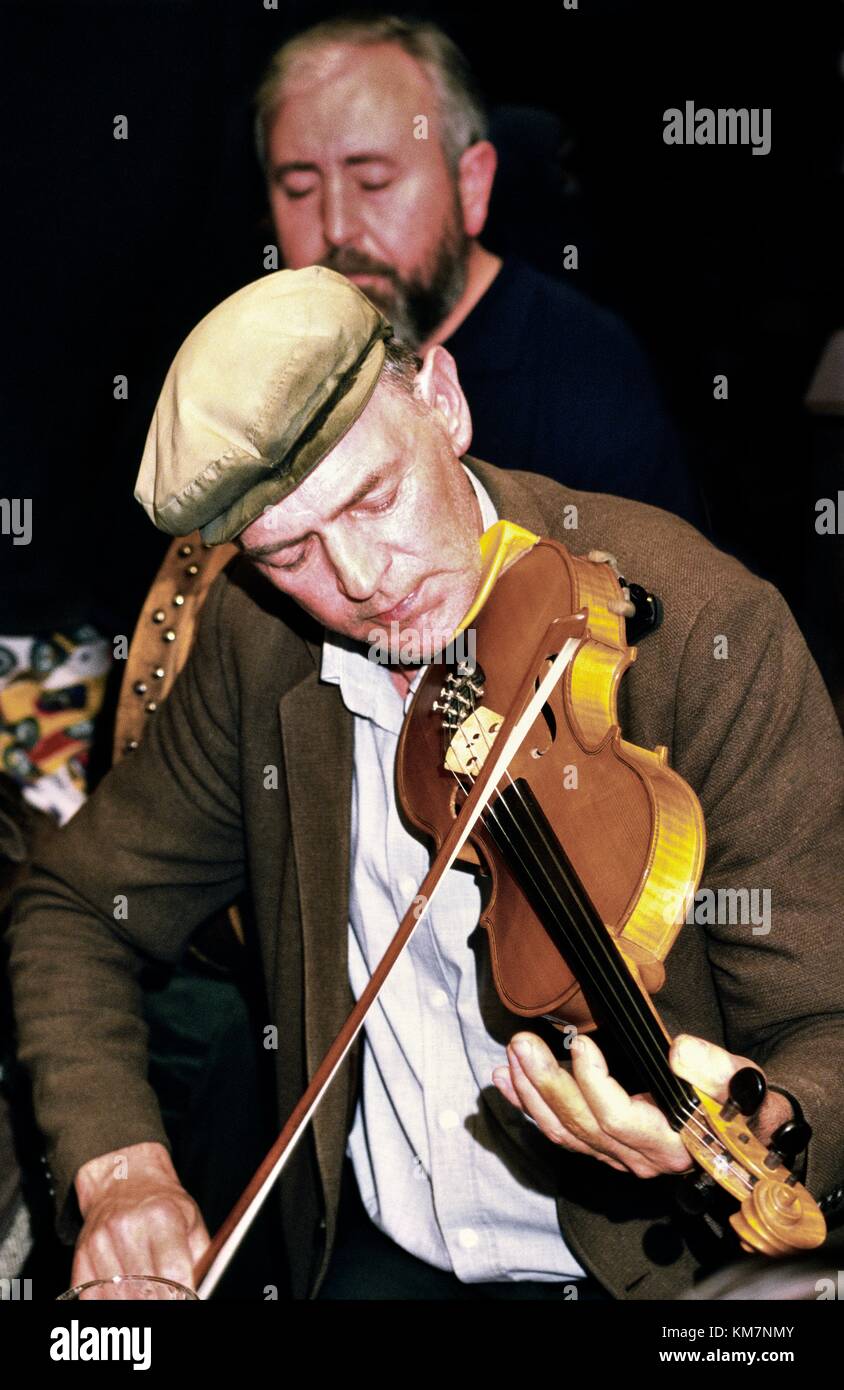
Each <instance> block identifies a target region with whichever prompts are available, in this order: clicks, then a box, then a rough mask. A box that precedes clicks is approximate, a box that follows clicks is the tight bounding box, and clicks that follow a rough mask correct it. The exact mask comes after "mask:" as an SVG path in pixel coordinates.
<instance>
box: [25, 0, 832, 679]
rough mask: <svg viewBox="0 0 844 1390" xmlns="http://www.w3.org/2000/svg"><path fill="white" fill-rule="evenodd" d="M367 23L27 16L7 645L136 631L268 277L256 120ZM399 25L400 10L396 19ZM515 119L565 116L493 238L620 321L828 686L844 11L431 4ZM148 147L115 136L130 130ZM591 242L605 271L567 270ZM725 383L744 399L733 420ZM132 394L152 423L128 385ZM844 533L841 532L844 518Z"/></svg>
mask: <svg viewBox="0 0 844 1390" xmlns="http://www.w3.org/2000/svg"><path fill="white" fill-rule="evenodd" d="M343 8H346V7H342V6H337V5H334V6H331V5H319V4H312V3H304V2H303V0H287V3H285V0H278V9H277V10H274V11H273V10H269V11H268V10H266V9H265V8H264V5H263V0H240V3H233V0H204V3H200V0H137V2H136V3H131V0H129V2H128V3H103V0H91V3H86V2H85V0H76V2H75V3H64V4H44V3H40V4H38V5H37V6H36V5H32V4H28V5H25V4H20V3H14V4H5V5H2V7H0V23H1V24H2V29H3V35H2V38H3V42H2V52H3V54H4V57H3V59H2V81H0V103H1V104H2V106H1V107H0V121H1V122H2V132H3V139H2V146H3V151H2V165H3V168H2V175H3V178H2V182H3V194H4V196H3V207H4V212H3V234H4V243H3V262H2V265H3V280H4V289H5V295H4V311H3V318H2V322H3V353H2V366H3V372H2V381H3V392H2V395H3V397H4V418H3V422H2V435H0V460H2V469H3V474H2V486H1V487H0V494H2V495H3V496H6V497H21V496H31V497H32V498H33V507H34V513H33V522H34V535H33V540H32V543H31V545H29V546H17V547H14V546H12V544H11V538H10V537H8V536H0V632H3V633H13V632H32V631H35V630H40V629H50V628H52V627H54V626H61V625H63V624H64V625H69V624H71V623H74V622H80V621H94V622H96V623H98V624H99V625H100V626H101V628H102V630H103V631H104V632H105V633H107V634H109V635H110V634H112V633H115V632H126V633H129V632H131V629H132V626H133V623H134V618H135V616H136V613H137V609H138V607H139V606H140V603H141V601H142V599H143V596H144V594H145V592H146V589H147V587H148V585H149V582H150V580H151V577H152V574H153V572H154V569H155V567H156V564H157V561H158V559H159V557H160V555H161V554H162V553H163V550H164V548H165V547H166V544H167V538H166V537H164V536H161V535H160V534H158V533H156V532H155V530H154V528H153V527H152V526H151V524H150V523H149V522H148V521H147V519H146V517H145V516H144V514H143V512H142V511H141V509H140V507H139V506H138V505H137V503H135V502H134V501H133V499H132V490H133V487H134V479H135V474H136V471H137V466H138V463H139V460H140V455H141V451H142V448H143V441H144V437H145V433H146V428H147V425H148V422H149V418H150V416H151V413H152V410H153V407H154V404H155V399H156V396H157V392H158V388H159V386H160V384H161V380H162V378H163V375H164V372H165V370H166V368H167V366H168V364H169V360H170V358H171V356H172V354H173V352H174V351H175V349H176V347H177V346H178V343H179V341H180V340H181V338H182V337H183V336H184V335H185V334H186V333H187V332H188V331H189V329H190V328H191V327H192V326H193V324H194V323H195V321H196V320H197V319H198V318H199V317H200V316H201V315H202V314H203V313H205V312H206V311H207V310H208V309H209V308H210V307H211V306H212V305H213V304H214V303H215V302H217V301H218V300H219V299H221V298H222V297H223V296H225V295H226V294H228V293H230V292H231V291H232V290H234V289H236V288H237V287H238V286H239V285H241V284H244V283H246V282H247V281H249V280H251V279H255V278H257V276H258V275H260V274H262V273H263V264H262V257H263V247H264V245H265V244H266V243H269V242H271V241H272V240H273V236H272V231H271V228H270V224H269V222H268V220H267V219H266V216H265V210H264V201H263V190H262V183H261V178H260V172H259V169H258V166H257V162H256V158H255V155H254V151H253V147H252V143H251V113H250V99H251V94H252V91H253V90H254V87H255V85H256V82H257V80H258V78H259V76H260V74H261V71H262V68H263V66H264V63H265V60H266V58H267V56H268V55H269V53H270V52H271V51H272V50H273V48H274V47H276V46H277V45H278V44H279V43H281V42H282V41H283V40H284V39H285V38H286V37H287V36H288V35H289V34H290V33H291V32H293V31H294V30H295V29H297V28H301V27H304V26H306V25H307V24H308V23H311V22H314V21H315V20H317V19H320V18H322V17H324V16H325V15H327V14H329V13H334V12H336V11H338V10H340V9H343ZM397 8H400V7H397ZM413 12H414V13H416V14H420V15H426V16H431V17H434V18H437V19H438V20H439V21H440V22H441V23H442V24H443V27H445V28H446V29H447V30H448V31H449V32H450V33H451V34H452V36H453V37H454V38H456V39H457V41H458V42H459V43H460V44H461V46H462V47H463V48H464V50H465V52H466V53H467V55H468V57H469V59H470V61H471V62H472V64H473V65H474V67H475V69H476V72H477V73H478V76H479V78H480V80H481V84H482V86H483V88H484V90H485V93H486V95H487V97H488V99H489V101H490V103H491V104H493V105H494V106H495V107H500V106H502V105H504V106H513V105H521V106H524V105H529V106H536V107H541V108H544V109H546V110H548V111H550V112H552V113H555V114H556V115H557V116H558V117H559V118H560V121H561V132H562V134H561V138H560V139H559V140H558V139H557V138H556V136H555V135H554V133H553V127H552V133H551V136H550V138H549V139H548V140H547V143H546V144H544V145H540V146H538V147H537V149H536V150H534V151H529V152H525V151H524V150H523V149H518V148H515V149H508V148H507V138H506V135H507V131H508V129H509V124H508V115H507V112H506V111H505V112H504V113H499V115H498V117H497V126H496V128H497V129H499V130H500V131H501V132H502V133H503V135H504V142H503V145H502V150H501V153H502V159H503V163H504V168H503V170H502V175H501V178H500V184H499V188H498V192H497V196H496V200H495V205H494V208H493V213H492V217H491V222H490V228H489V235H488V236H487V237H485V238H484V239H485V241H486V242H487V244H488V245H489V246H490V247H491V249H493V250H496V251H506V250H508V249H517V250H519V251H520V252H521V253H522V254H524V255H527V256H528V257H529V258H531V259H533V260H534V261H535V262H536V263H537V264H538V265H539V266H540V267H541V268H543V269H545V270H548V271H550V272H551V273H553V274H560V275H564V274H566V273H569V274H575V275H576V280H575V284H576V285H577V286H578V287H580V288H582V289H586V290H588V292H589V293H591V294H592V295H593V297H594V298H595V299H597V300H598V301H600V302H602V303H604V304H607V305H609V306H610V307H612V308H613V309H615V310H616V311H618V312H619V313H621V314H622V315H623V316H624V317H625V318H626V319H627V320H628V322H629V323H630V324H631V325H632V326H633V328H634V329H635V331H636V332H637V333H638V334H639V336H640V338H641V339H642V340H643V341H644V342H645V344H646V346H647V348H648V349H649V351H650V353H651V354H652V357H653V360H654V364H655V367H656V370H657V372H658V375H659V377H660V380H661V382H662V385H663V388H664V390H665V392H666V395H667V398H668V402H669V405H670V408H671V411H672V413H673V415H674V417H675V419H676V421H677V423H678V425H679V426H680V429H681V431H682V433H683V436H684V439H685V441H686V445H687V447H688V449H689V452H690V457H691V461H692V465H693V468H694V470H695V473H696V475H697V477H698V479H699V482H700V484H701V487H702V489H703V493H704V496H705V499H706V502H707V505H708V507H709V511H710V517H711V522H712V526H713V530H714V533H715V536H716V538H717V539H718V541H719V543H721V544H722V545H724V546H725V548H729V549H731V550H733V551H734V552H735V553H737V554H739V555H740V556H741V558H743V559H744V560H745V562H746V563H748V564H749V565H750V566H751V567H752V568H753V569H755V570H756V571H757V572H759V573H761V574H763V575H765V576H766V577H768V578H771V579H773V580H774V582H776V583H777V584H778V585H779V586H780V587H781V588H782V589H783V591H784V592H785V594H786V597H787V598H788V600H789V602H790V603H791V605H792V607H793V608H794V609H795V610H796V612H797V614H798V617H799V618H800V620H801V622H802V623H803V625H804V628H805V630H806V631H807V635H808V636H809V639H810V641H811V643H812V645H813V647H814V650H815V652H816V655H817V656H818V658H819V660H820V661H821V664H822V666H823V669H824V671H825V673H826V675H827V678H828V680H829V681H830V683H831V684H833V685H834V687H835V689H836V690H838V689H839V687H840V685H841V683H842V675H841V671H842V668H841V664H840V663H841V641H840V637H841V629H842V627H844V623H842V621H841V619H842V607H841V589H842V585H844V562H842V546H843V545H844V540H842V538H840V537H838V538H835V537H822V536H818V535H817V534H816V533H815V529H814V521H815V503H816V501H817V499H818V498H819V497H821V496H833V497H834V496H835V494H836V490H837V488H838V487H844V469H842V459H844V444H842V427H844V417H838V418H837V419H835V418H832V419H827V420H823V419H820V418H818V417H814V418H813V417H810V415H809V414H808V413H807V412H806V410H805V407H804V405H803V398H804V395H805V392H806V389H807V386H808V383H809V381H810V379H811V376H812V373H813V370H814V368H815V366H816V364H817V360H818V358H819V355H820V353H821V350H822V348H823V345H824V343H825V341H826V339H827V338H828V336H829V334H830V332H831V331H832V330H834V329H835V328H839V327H844V304H842V298H844V293H843V292H842V249H844V236H843V235H842V231H844V223H843V222H842V215H841V214H842V206H841V204H842V161H843V160H844V134H843V133H842V97H844V67H842V49H844V28H843V27H842V6H841V4H840V3H830V4H821V3H818V4H811V3H806V0H801V3H800V4H799V5H798V4H781V5H771V4H770V3H768V4H765V5H761V4H755V3H753V4H751V3H745V4H743V3H741V0H732V2H731V3H713V4H698V5H694V6H691V5H689V4H688V3H686V4H678V3H677V0H674V3H673V4H670V5H662V4H644V3H632V2H631V3H622V2H621V0H615V3H611V2H610V0H580V8H579V9H578V10H576V11H567V10H565V9H564V7H563V0H553V3H547V2H546V3H532V2H531V0H526V2H525V3H523V4H520V5H518V6H508V7H507V8H505V9H493V8H492V7H490V6H488V5H476V4H462V5H461V4H449V5H437V4H423V3H419V4H416V5H415V6H413ZM686 100H693V101H694V102H695V104H696V106H698V107H701V106H709V107H718V106H734V107H741V106H747V107H752V106H758V107H764V106H769V107H771V108H772V118H771V120H772V150H771V153H770V154H768V155H767V156H765V157H760V156H753V155H751V152H750V149H749V148H746V147H738V148H725V147H689V148H686V147H684V148H682V149H680V148H674V147H671V146H666V145H665V144H664V143H663V140H662V131H663V111H664V110H665V109H666V108H667V107H669V106H679V107H682V106H683V104H684V102H685V101H686ZM119 114H122V115H126V116H127V117H128V121H129V138H128V140H126V141H116V140H115V139H114V138H113V135H112V131H113V121H114V117H115V116H116V115H119ZM566 242H575V243H576V244H577V245H578V247H579V249H580V268H579V269H578V270H577V271H576V272H565V271H564V270H563V268H562V247H563V245H564V244H565V243H566ZM721 372H723V373H726V374H727V376H728V378H729V399H728V400H727V401H715V400H714V399H713V396H712V390H713V376H714V375H715V374H716V373H721ZM117 373H125V374H126V375H127V376H128V378H129V399H128V401H115V400H114V398H113V378H114V376H115V375H116V374H117ZM842 525H844V521H843V522H842Z"/></svg>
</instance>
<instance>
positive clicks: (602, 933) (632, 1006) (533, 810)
mask: <svg viewBox="0 0 844 1390" xmlns="http://www.w3.org/2000/svg"><path fill="white" fill-rule="evenodd" d="M487 829H488V831H489V832H490V834H491V835H492V838H493V839H494V840H495V842H496V844H497V845H498V847H499V849H500V850H501V852H502V854H504V855H505V856H506V859H507V862H508V864H509V865H510V866H511V868H512V870H513V873H514V875H515V876H516V877H517V878H518V880H519V882H520V884H521V887H522V891H523V892H524V893H525V895H526V896H527V898H528V899H529V901H530V902H531V905H532V907H533V909H534V911H535V912H536V913H537V915H538V917H539V919H540V921H541V922H542V924H543V926H544V927H545V930H546V931H547V932H548V934H549V936H550V937H551V939H552V940H553V942H554V944H555V945H556V946H557V948H558V950H559V951H560V953H561V955H562V956H563V958H564V960H565V961H566V964H567V965H568V967H569V969H570V970H571V971H572V974H573V975H574V976H575V977H576V979H577V980H578V982H579V984H580V986H581V988H582V990H583V993H584V996H585V998H586V1000H587V1003H588V1004H589V1007H590V1010H591V1012H592V1016H593V1018H594V1019H595V1021H596V1023H598V1024H599V1025H600V1026H601V1030H602V1033H604V1034H607V1035H609V1037H610V1038H611V1040H612V1044H613V1046H614V1047H615V1048H616V1050H617V1051H618V1052H619V1053H620V1054H621V1055H622V1056H623V1057H624V1058H625V1059H626V1061H627V1063H628V1065H629V1067H630V1069H631V1070H632V1072H633V1074H634V1075H635V1076H637V1077H639V1078H640V1079H641V1085H642V1089H643V1090H647V1091H649V1092H650V1094H651V1095H652V1097H653V1099H654V1101H655V1102H656V1104H657V1105H659V1107H660V1109H661V1110H662V1111H663V1113H664V1114H665V1116H666V1117H667V1119H668V1120H669V1123H670V1124H671V1125H672V1126H673V1127H674V1128H675V1129H680V1128H681V1126H682V1125H683V1124H684V1122H685V1121H686V1120H687V1118H688V1116H689V1115H690V1113H691V1112H692V1111H693V1110H694V1109H695V1108H696V1106H697V1104H698V1097H697V1095H696V1094H695V1092H694V1090H693V1089H692V1087H691V1086H689V1085H688V1084H687V1083H686V1082H685V1081H682V1080H681V1079H680V1078H679V1077H677V1076H675V1075H674V1073H673V1072H672V1071H671V1068H670V1066H669V1063H668V1050H669V1046H670V1044H669V1040H668V1038H667V1037H666V1036H665V1033H664V1032H663V1029H662V1027H661V1025H660V1023H659V1020H658V1018H657V1017H656V1015H655V1013H654V1010H653V1008H652V1007H651V1004H650V1001H649V1000H648V999H647V998H646V997H645V995H644V993H643V991H642V988H641V986H640V985H639V983H638V981H637V980H636V979H635V978H634V976H633V974H632V973H631V971H630V969H629V968H628V965H627V963H626V961H625V959H624V957H623V955H622V954H621V952H620V950H619V949H618V946H617V945H616V943H615V940H614V938H613V936H612V934H611V933H610V932H609V931H608V930H607V928H606V927H605V925H604V923H603V922H602V920H601V918H600V917H599V915H598V913H597V911H596V909H595V906H594V904H593V903H592V901H591V899H590V898H589V895H588V894H587V893H586V891H585V889H584V887H583V884H582V883H581V882H580V880H579V878H578V876H577V874H576V873H575V871H574V869H573V868H572V865H571V862H570V860H569V859H568V856H567V855H566V853H565V850H564V849H563V847H562V846H561V845H560V843H559V841H558V840H557V838H556V836H555V834H554V831H553V829H552V827H551V825H550V824H549V822H548V820H547V818H546V816H545V814H544V812H543V810H542V807H541V806H540V804H539V802H538V801H537V800H536V797H535V796H534V794H533V792H532V791H531V789H530V786H529V785H528V783H527V782H526V781H525V780H524V779H523V778H517V779H516V780H515V781H514V782H513V783H512V784H511V785H510V786H508V787H506V788H505V789H504V790H503V791H501V793H500V794H499V796H498V798H497V800H496V802H495V803H494V815H491V816H490V817H489V819H488V820H487Z"/></svg>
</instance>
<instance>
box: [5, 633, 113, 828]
mask: <svg viewBox="0 0 844 1390" xmlns="http://www.w3.org/2000/svg"><path fill="white" fill-rule="evenodd" d="M110 664H111V650H110V648H109V644H108V642H107V641H106V639H105V638H104V637H102V636H101V635H100V633H99V632H97V630H96V629H95V628H93V627H91V626H89V625H87V624H86V625H84V626H82V627H78V628H73V629H71V630H70V631H68V632H53V633H49V634H45V633H36V634H35V635H34V636H31V637H30V636H27V637H0V766H2V767H3V769H4V770H5V771H6V772H7V773H8V774H9V776H10V777H13V778H14V780H15V781H16V782H17V783H19V785H20V786H21V787H22V788H23V794H24V796H25V798H26V800H27V801H28V802H30V803H31V805H33V806H37V807H38V808H39V809H40V810H42V811H46V812H47V813H48V814H49V815H51V816H53V817H54V818H55V819H56V820H57V821H58V822H59V824H60V825H63V824H64V823H65V821H67V820H69V819H70V817H71V816H72V815H73V813H74V812H75V811H77V810H78V809H79V807H80V806H81V805H82V802H83V801H84V800H85V796H86V793H87V787H86V772H87V763H88V754H89V750H90V747H91V742H92V739H93V735H94V719H95V717H96V714H97V712H98V710H99V708H100V706H101V704H102V701H103V695H104V693H105V682H106V676H107V674H108V669H109V666H110Z"/></svg>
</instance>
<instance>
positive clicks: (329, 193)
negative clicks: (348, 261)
mask: <svg viewBox="0 0 844 1390" xmlns="http://www.w3.org/2000/svg"><path fill="white" fill-rule="evenodd" d="M359 220H360V219H359V217H358V200H357V197H356V195H355V191H354V188H353V187H352V186H351V184H350V182H349V181H348V180H346V179H344V178H343V177H342V176H340V175H336V176H332V177H331V178H329V179H327V180H326V182H325V185H324V189H323V199H322V230H323V235H324V237H325V240H326V241H327V242H328V244H329V246H347V245H348V244H349V242H350V241H353V240H354V238H355V236H356V235H357V233H358V231H359V230H360V228H359Z"/></svg>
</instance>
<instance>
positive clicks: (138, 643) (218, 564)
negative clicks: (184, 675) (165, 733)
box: [113, 531, 237, 762]
mask: <svg viewBox="0 0 844 1390" xmlns="http://www.w3.org/2000/svg"><path fill="white" fill-rule="evenodd" d="M236 553H237V547H236V546H234V545H215V546H206V545H205V544H204V543H203V542H202V541H201V540H200V537H199V532H198V531H194V532H192V534H191V535H189V536H178V537H177V538H176V539H175V540H174V541H173V543H172V545H171V546H170V548H169V550H168V551H167V554H166V555H165V557H164V560H163V562H162V565H161V568H160V569H159V571H158V574H157V575H156V577H155V579H154V580H153V584H152V588H151V589H150V591H149V594H148V595H147V599H146V602H145V604H144V606H143V608H142V609H141V616H140V618H139V619H138V624H137V626H136V628H135V631H134V634H133V636H132V642H131V645H130V647H129V656H128V658H127V661H126V670H125V672H124V675H123V681H122V683H121V686H120V697H119V699H118V703H117V715H116V719H115V726H114V750H113V760H114V762H119V760H120V759H121V758H122V757H123V755H124V754H125V753H131V752H132V750H133V749H135V748H137V746H138V744H139V743H140V741H141V739H142V738H143V734H144V729H145V728H146V726H147V724H148V723H149V720H150V719H151V718H153V717H154V716H155V712H156V710H157V709H158V708H159V707H160V705H161V704H162V702H163V701H164V700H165V699H166V697H167V695H168V694H169V692H170V689H171V687H172V685H173V682H174V680H175V679H176V677H177V675H178V674H179V672H180V671H181V669H182V667H183V666H184V664H185V662H186V661H187V658H188V652H189V651H190V648H191V643H192V642H193V638H194V633H195V632H196V623H197V619H198V617H199V614H200V610H201V609H202V605H203V603H204V602H205V597H206V595H207V593H208V590H209V588H210V586H211V584H212V583H213V581H214V580H215V579H216V577H217V575H218V574H219V573H220V570H221V569H222V568H223V567H224V565H226V564H228V562H229V560H230V559H231V558H232V556H233V555H235V554H236Z"/></svg>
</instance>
